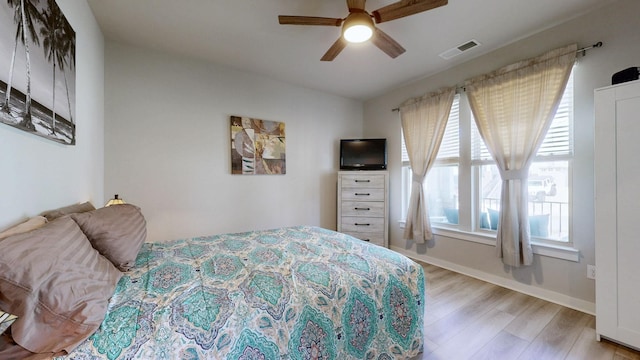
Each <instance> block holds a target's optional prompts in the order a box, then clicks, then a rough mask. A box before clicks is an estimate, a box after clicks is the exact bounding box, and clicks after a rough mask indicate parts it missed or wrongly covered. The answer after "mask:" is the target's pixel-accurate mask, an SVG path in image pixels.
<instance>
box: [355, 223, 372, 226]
mask: <svg viewBox="0 0 640 360" xmlns="http://www.w3.org/2000/svg"><path fill="white" fill-rule="evenodd" d="M354 225H355V226H371V224H368V223H367V224H364V223H362V224H361V223H355V224H354Z"/></svg>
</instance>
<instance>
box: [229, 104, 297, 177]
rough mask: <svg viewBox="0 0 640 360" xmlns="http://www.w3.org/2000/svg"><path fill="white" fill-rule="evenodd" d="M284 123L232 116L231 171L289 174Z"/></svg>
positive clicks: (254, 173)
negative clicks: (287, 171) (287, 172)
mask: <svg viewBox="0 0 640 360" xmlns="http://www.w3.org/2000/svg"><path fill="white" fill-rule="evenodd" d="M285 145H286V143H285V131H284V123H283V122H278V121H269V120H260V119H253V118H248V117H240V116H231V173H232V174H243V175H256V174H285V173H286V170H287V167H286V156H285Z"/></svg>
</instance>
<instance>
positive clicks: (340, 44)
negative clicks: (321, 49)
mask: <svg viewBox="0 0 640 360" xmlns="http://www.w3.org/2000/svg"><path fill="white" fill-rule="evenodd" d="M345 47H347V40H345V39H344V38H343V37H342V36H340V37H339V38H338V40H336V42H334V43H333V45H331V47H330V48H329V50H327V52H326V53H324V55H323V56H322V58H321V59H320V60H321V61H333V59H335V58H336V56H338V54H340V52H341V51H342V50H344V48H345Z"/></svg>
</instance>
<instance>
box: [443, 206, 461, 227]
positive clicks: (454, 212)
mask: <svg viewBox="0 0 640 360" xmlns="http://www.w3.org/2000/svg"><path fill="white" fill-rule="evenodd" d="M444 215H445V216H446V217H447V222H448V223H449V224H457V223H458V209H454V208H444Z"/></svg>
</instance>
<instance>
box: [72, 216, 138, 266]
mask: <svg viewBox="0 0 640 360" xmlns="http://www.w3.org/2000/svg"><path fill="white" fill-rule="evenodd" d="M71 217H72V218H73V220H75V221H76V222H77V223H78V225H80V228H81V229H82V231H83V232H84V233H85V234H86V235H87V238H89V241H90V242H91V245H93V247H94V248H95V249H96V250H98V251H99V252H100V254H102V255H104V257H106V258H107V259H109V260H110V261H111V262H112V263H113V265H115V266H116V267H117V268H118V269H120V270H122V271H129V270H131V268H132V267H133V265H134V264H135V262H136V257H137V256H138V252H139V251H140V248H141V247H142V243H144V241H145V239H146V238H147V222H146V221H145V219H144V216H142V213H141V212H140V208H138V207H137V206H134V205H131V204H122V205H112V206H108V207H103V208H100V209H98V210H94V211H89V212H84V213H80V214H72V215H71Z"/></svg>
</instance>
